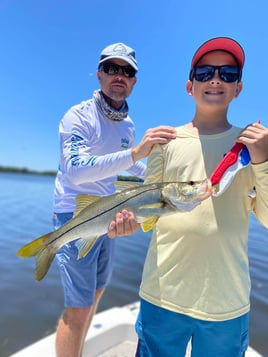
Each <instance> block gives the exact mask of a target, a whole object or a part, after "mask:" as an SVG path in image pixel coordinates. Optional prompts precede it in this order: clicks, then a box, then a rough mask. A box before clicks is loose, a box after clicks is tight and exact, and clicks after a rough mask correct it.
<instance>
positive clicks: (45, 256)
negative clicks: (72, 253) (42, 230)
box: [17, 233, 56, 281]
mask: <svg viewBox="0 0 268 357" xmlns="http://www.w3.org/2000/svg"><path fill="white" fill-rule="evenodd" d="M51 234H52V233H48V234H45V235H43V236H41V237H40V238H37V239H35V240H34V241H32V242H30V243H28V244H26V245H24V246H23V247H22V248H20V249H19V250H18V252H17V255H18V256H19V257H22V258H30V257H34V256H35V258H36V267H35V279H36V280H38V281H39V280H42V279H43V278H44V276H45V275H46V273H47V272H48V269H49V267H50V265H51V263H52V261H53V259H54V257H55V255H56V252H53V251H51V249H48V246H47V244H48V242H49V238H50V236H51Z"/></svg>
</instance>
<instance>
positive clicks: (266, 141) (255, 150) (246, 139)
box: [237, 123, 268, 164]
mask: <svg viewBox="0 0 268 357" xmlns="http://www.w3.org/2000/svg"><path fill="white" fill-rule="evenodd" d="M237 142H239V143H242V144H244V145H246V147H247V148H248V151H249V154H250V158H251V162H252V164H261V163H262V162H265V161H267V160H268V129H267V128H266V127H265V126H263V125H261V124H260V123H254V124H251V125H248V126H247V127H246V128H245V129H243V130H242V131H241V133H240V135H239V136H238V138H237Z"/></svg>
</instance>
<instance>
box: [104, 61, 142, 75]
mask: <svg viewBox="0 0 268 357" xmlns="http://www.w3.org/2000/svg"><path fill="white" fill-rule="evenodd" d="M119 69H121V71H122V73H123V75H124V76H125V77H127V78H133V77H135V75H136V72H137V71H136V70H135V69H134V68H133V67H131V66H119V65H118V64H115V63H103V64H101V65H100V66H99V71H103V72H104V73H106V74H108V75H110V76H114V75H115V74H117V73H118V72H119Z"/></svg>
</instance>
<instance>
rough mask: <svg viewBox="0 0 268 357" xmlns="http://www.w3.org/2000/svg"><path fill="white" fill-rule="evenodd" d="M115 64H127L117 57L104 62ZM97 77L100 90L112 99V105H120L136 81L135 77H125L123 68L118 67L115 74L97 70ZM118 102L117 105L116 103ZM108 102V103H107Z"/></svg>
mask: <svg viewBox="0 0 268 357" xmlns="http://www.w3.org/2000/svg"><path fill="white" fill-rule="evenodd" d="M106 63H111V64H116V65H119V66H129V64H128V63H127V62H125V61H122V60H119V59H110V60H107V61H106V62H104V64H106ZM97 78H98V80H99V83H100V88H101V90H102V92H103V93H104V94H105V95H106V96H107V97H109V98H110V99H111V100H112V103H113V104H114V105H112V106H115V107H116V106H118V107H120V106H121V105H122V103H123V101H124V100H125V99H126V98H127V97H128V96H129V95H130V93H131V92H132V89H133V87H134V85H135V83H136V82H137V78H136V77H127V76H126V75H124V73H123V70H122V69H121V68H119V71H118V73H117V74H109V73H105V72H104V71H103V70H101V71H98V72H97ZM117 102H118V105H116V103H117ZM109 104H110V103H109Z"/></svg>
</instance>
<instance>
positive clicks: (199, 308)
mask: <svg viewBox="0 0 268 357" xmlns="http://www.w3.org/2000/svg"><path fill="white" fill-rule="evenodd" d="M240 130H241V129H240V128H237V127H232V128H231V129H229V130H228V131H226V132H223V133H220V134H216V135H200V136H197V135H193V134H192V133H190V132H188V131H187V130H186V128H185V127H183V126H182V127H179V128H177V139H175V140H173V141H171V142H170V143H169V144H167V145H163V146H160V145H157V146H155V147H154V149H153V150H152V153H151V154H150V156H149V158H148V164H147V174H146V179H145V183H151V182H160V181H199V180H202V179H204V178H206V177H207V178H208V177H210V175H211V173H212V172H213V170H214V169H215V167H216V166H217V164H218V163H219V162H220V160H221V159H222V158H223V156H224V154H225V153H227V152H228V151H229V150H230V148H231V147H232V146H233V145H234V142H235V139H236V137H237V135H238V133H239V132H240ZM253 187H255V188H256V198H249V196H248V191H249V190H251V189H253ZM251 210H252V211H253V212H254V213H255V215H256V217H257V219H259V221H260V222H261V223H262V224H263V225H264V226H266V227H268V162H265V163H263V164H258V165H249V166H248V167H246V168H244V169H242V170H240V171H239V172H238V173H237V174H236V176H235V178H234V180H233V182H232V184H231V186H230V187H229V188H228V189H227V191H226V192H225V193H224V194H223V195H221V196H219V197H211V198H209V199H207V200H205V201H203V202H202V203H201V205H199V206H197V207H196V208H195V209H194V210H193V211H191V212H179V213H176V214H174V215H170V216H166V217H161V218H160V219H159V220H158V222H157V224H156V226H155V228H154V231H153V235H152V240H151V243H150V246H149V249H148V253H147V257H146V261H145V266H144V271H143V277H142V283H141V287H140V296H141V297H142V298H143V299H145V300H147V301H149V302H151V303H153V304H155V305H157V306H160V307H163V308H166V309H168V310H171V311H175V312H178V313H182V314H186V315H190V316H192V317H195V318H198V319H203V320H211V321H222V320H227V319H232V318H235V317H238V316H241V315H242V314H244V313H246V312H248V311H249V294H250V277H249V266H248V254H247V246H248V227H249V219H250V211H251Z"/></svg>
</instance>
